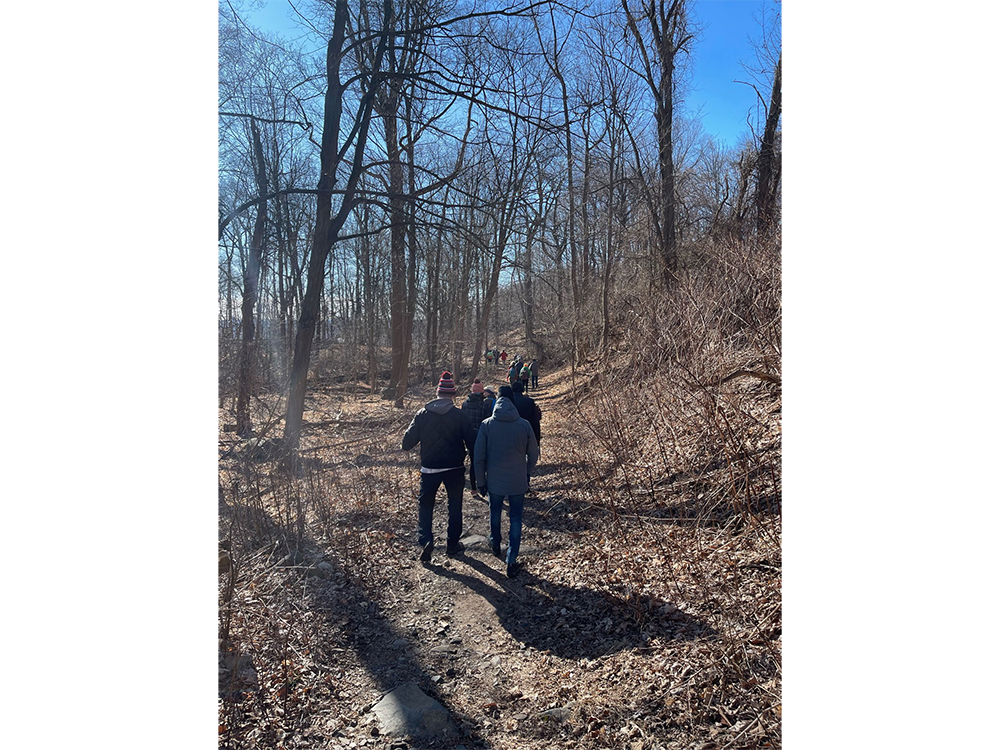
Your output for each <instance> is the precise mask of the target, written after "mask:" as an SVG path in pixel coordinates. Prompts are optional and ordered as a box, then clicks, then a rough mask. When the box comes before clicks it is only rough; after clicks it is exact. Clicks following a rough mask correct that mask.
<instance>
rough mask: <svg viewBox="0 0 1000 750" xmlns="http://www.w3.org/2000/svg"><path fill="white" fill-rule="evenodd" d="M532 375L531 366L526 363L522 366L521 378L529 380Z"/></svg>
mask: <svg viewBox="0 0 1000 750" xmlns="http://www.w3.org/2000/svg"><path fill="white" fill-rule="evenodd" d="M530 377H531V368H530V367H528V366H527V365H525V366H524V367H522V368H521V380H527V379H528V378H530Z"/></svg>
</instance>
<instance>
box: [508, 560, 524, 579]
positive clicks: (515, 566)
mask: <svg viewBox="0 0 1000 750" xmlns="http://www.w3.org/2000/svg"><path fill="white" fill-rule="evenodd" d="M520 572H521V563H511V564H510V565H508V566H507V577H508V578H513V577H514V576H516V575H517V574H518V573H520Z"/></svg>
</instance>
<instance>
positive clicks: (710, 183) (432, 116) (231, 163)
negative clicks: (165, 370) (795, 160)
mask: <svg viewBox="0 0 1000 750" xmlns="http://www.w3.org/2000/svg"><path fill="white" fill-rule="evenodd" d="M668 5H669V10H670V13H671V14H672V15H671V17H670V19H669V20H670V23H672V24H674V26H672V27H671V28H675V27H676V28H675V31H674V32H673V33H675V34H676V35H678V40H679V41H683V42H684V44H681V45H680V46H679V47H678V49H676V50H674V51H673V54H674V55H675V57H672V58H671V64H672V65H673V66H674V67H675V68H676V69H677V71H679V72H678V73H675V74H673V77H672V78H671V79H670V86H671V87H672V93H673V102H674V104H675V105H676V104H679V103H682V102H683V81H684V76H683V75H682V73H683V71H684V69H685V66H686V65H690V64H691V62H692V57H691V49H692V48H691V44H692V42H691V41H689V40H688V37H690V36H691V35H692V34H694V33H695V32H696V31H697V26H696V19H693V18H691V17H690V11H689V10H688V8H687V4H686V3H683V2H680V3H678V2H673V3H669V4H668ZM348 6H349V7H348ZM653 7H654V6H648V7H647V6H642V7H641V8H631V9H630V8H629V7H628V4H625V5H624V6H622V5H618V4H614V3H608V4H604V5H602V4H596V5H588V6H587V8H586V10H584V9H582V7H581V8H574V7H572V6H571V5H567V4H563V3H552V2H538V3H512V4H511V5H510V6H509V7H506V8H504V9H503V10H493V11H489V12H479V11H476V9H475V6H474V5H468V6H465V5H464V4H463V3H461V2H456V3H431V4H428V3H415V4H411V3H408V2H379V3H375V2H370V1H369V2H362V3H358V4H353V3H352V4H348V3H343V2H333V1H331V2H329V3H324V2H320V3H308V4H307V3H303V4H302V5H300V6H299V10H300V12H301V14H302V16H303V19H304V25H303V36H302V38H301V39H300V40H298V41H296V42H289V41H286V40H280V39H273V38H269V37H268V36H267V35H266V34H263V33H261V32H259V31H255V30H253V29H252V28H250V27H249V26H248V25H247V24H246V22H245V21H244V20H243V18H242V17H241V16H240V14H239V8H237V7H235V6H233V5H231V4H230V3H228V2H227V3H223V4H221V5H220V193H219V200H220V205H219V214H220V237H219V247H220V254H219V260H220V262H219V284H220V287H219V288H220V318H219V325H220V353H221V363H220V365H221V372H220V398H222V399H223V401H224V402H225V399H226V398H227V397H231V398H232V402H231V403H232V408H233V409H234V411H235V412H236V417H237V424H238V429H239V432H240V433H241V434H242V435H250V434H251V433H252V432H253V431H254V426H253V425H252V424H251V420H250V400H251V398H252V394H254V393H258V392H259V391H260V389H269V390H272V391H278V392H283V393H287V392H288V390H289V388H292V390H293V391H294V390H295V388H296V387H300V388H304V387H305V386H304V382H305V380H304V378H305V377H306V374H305V373H307V370H305V369H304V368H307V367H308V365H309V364H312V365H314V366H315V363H316V362H317V361H319V360H321V359H323V358H326V359H327V360H328V361H330V362H335V363H338V367H337V370H338V377H339V376H342V377H344V378H346V379H347V380H349V381H351V382H357V383H359V384H364V387H366V388H367V389H368V390H369V391H371V392H379V391H382V390H383V389H384V390H385V393H386V395H387V397H390V398H394V399H396V401H397V405H399V406H401V405H402V404H401V399H402V396H403V393H405V391H406V384H407V381H408V379H409V378H410V377H429V376H433V374H435V372H436V371H439V370H440V369H443V368H449V369H452V370H454V371H455V372H457V373H460V374H461V375H462V377H464V378H468V379H471V377H472V376H473V375H474V374H476V373H477V372H478V368H479V367H480V365H481V362H482V352H483V350H484V349H485V348H486V347H487V346H492V345H497V344H499V345H503V344H504V341H503V337H504V336H505V335H507V334H508V332H511V331H517V332H518V334H520V335H523V339H524V341H525V342H526V347H527V348H528V349H529V350H530V354H531V355H533V356H540V357H543V358H545V359H547V360H549V362H550V363H551V364H556V363H559V362H572V363H573V364H582V363H583V362H584V360H585V359H586V358H587V357H589V356H593V355H596V354H598V353H600V354H607V353H609V352H610V351H612V350H613V349H614V348H615V347H618V346H620V340H621V337H622V336H623V335H624V334H625V333H627V332H628V331H629V330H630V328H629V326H628V325H626V326H623V320H624V319H623V318H622V317H621V316H620V315H617V314H616V311H615V308H616V307H619V308H620V307H621V300H622V299H628V300H630V301H634V302H635V303H636V304H637V305H638V307H635V309H646V308H647V307H648V306H649V304H650V302H649V300H652V299H659V298H662V295H663V294H672V293H673V292H672V291H671V287H672V286H674V285H675V283H676V282H675V279H676V278H677V277H678V274H679V273H687V272H690V271H691V270H692V269H696V268H701V267H702V266H703V265H704V263H705V262H706V259H707V258H708V257H709V256H708V255H707V254H706V253H707V251H706V250H705V248H706V247H709V246H711V245H713V243H714V244H718V243H731V244H732V243H737V244H738V243H741V242H742V243H744V244H743V246H744V247H747V248H751V247H755V245H754V244H753V243H754V242H756V241H757V238H760V237H766V236H774V230H775V228H776V226H777V225H778V216H779V214H780V131H778V130H777V114H778V113H780V93H778V92H780V87H778V86H776V87H775V88H774V93H775V94H776V95H778V96H779V99H778V100H774V98H773V96H769V94H770V93H771V91H770V89H771V87H772V83H777V82H779V81H780V79H779V77H778V76H777V75H776V73H777V74H778V75H780V68H777V67H776V66H777V64H778V57H779V55H780V49H779V48H778V47H776V46H775V43H776V40H777V36H776V34H777V26H776V24H777V16H776V15H774V11H769V10H768V9H767V8H765V18H764V19H763V28H762V33H761V44H760V46H759V48H758V50H757V53H758V57H759V58H760V59H759V60H758V61H756V62H755V63H754V65H755V68H754V70H753V71H751V72H754V73H756V74H757V84H758V85H759V89H758V90H759V91H760V92H762V94H761V97H760V103H761V106H760V107H759V109H758V111H756V112H751V113H748V123H749V124H750V125H751V135H750V136H749V137H748V139H747V141H746V142H745V143H744V144H742V145H741V146H739V147H738V148H734V149H724V148H721V147H720V146H719V145H718V144H717V143H715V142H714V141H713V140H712V139H711V138H710V137H707V136H706V135H705V134H704V133H703V132H702V131H701V129H700V126H699V125H698V123H697V121H696V120H690V119H687V118H686V117H685V116H684V114H683V108H682V107H680V106H672V109H671V112H672V114H671V123H672V127H671V128H670V133H669V135H670V138H671V147H670V151H671V170H672V171H671V181H670V183H669V188H668V187H666V186H667V184H668V183H666V182H665V181H664V180H663V179H662V171H663V166H662V164H661V163H660V161H661V160H660V158H659V156H658V155H660V154H662V148H661V147H662V145H663V142H662V138H663V134H662V132H661V131H662V126H658V125H657V122H659V121H660V119H662V118H661V117H660V113H661V110H662V109H663V107H662V103H661V102H660V99H662V92H660V93H657V89H656V85H657V84H658V83H662V81H661V79H660V78H659V77H658V73H657V70H658V69H662V68H663V60H664V55H665V54H666V53H664V52H663V50H661V49H660V46H658V45H659V42H658V41H657V40H658V39H660V37H661V36H662V34H660V35H654V34H653V30H654V29H658V28H659V27H657V26H656V25H655V23H654V21H655V20H656V19H655V14H654V15H653V16H649V15H648V14H649V13H652V12H653V11H652V10H651V9H652V8H653ZM338 13H340V14H341V15H340V16H338V15H337V14H338ZM644 13H646V14H647V15H645V16H644V15H643V14H644ZM768 13H770V15H768ZM647 16H648V18H647ZM338 18H339V19H340V20H339V22H338V20H337V19H338ZM650 19H652V20H650ZM338 24H339V25H338ZM625 28H630V29H633V30H634V32H633V33H629V34H623V33H622V31H623V29H625ZM310 29H311V30H310ZM331 29H333V31H331ZM331 34H332V36H331ZM338 34H339V36H338ZM324 49H325V50H326V54H325V55H324V54H323V51H324ZM694 50H695V51H696V47H695V48H694ZM694 64H696V60H694ZM661 87H662V86H661ZM334 90H336V94H337V96H336V97H334V96H332V94H331V92H332V91H334ZM331 108H333V109H334V110H335V111H336V112H337V119H336V120H331ZM769 115H771V116H770V117H769ZM658 118H659V119H658ZM772 120H773V127H772ZM334 126H336V127H334ZM324 139H325V140H324ZM324 143H325V144H327V145H326V146H325V148H326V149H327V151H322V147H323V144H324ZM334 152H335V153H334ZM321 153H328V154H329V155H328V156H325V157H323V158H322V159H321V158H320V157H321ZM323 159H325V160H326V161H325V162H324V161H323ZM324 165H325V166H324ZM323 170H328V173H324V172H323ZM324 174H326V176H324ZM317 186H319V187H317ZM668 199H669V202H670V203H671V212H670V214H671V216H672V222H671V232H670V233H669V234H670V237H671V239H670V242H671V243H672V244H671V245H670V247H669V248H668V247H667V246H666V243H667V241H668V240H667V234H668V233H667V232H666V231H665V229H664V226H663V221H664V220H663V216H664V215H665V214H664V208H663V206H664V203H665V201H668ZM324 200H328V201H329V205H328V206H327V208H326V209H323V208H322V206H321V210H320V211H319V213H317V201H320V203H321V204H322V203H323V201H324ZM324 211H325V213H324ZM317 216H319V217H320V221H321V222H322V223H323V228H322V229H321V230H319V231H317V229H316V227H317V224H316V222H317ZM338 220H342V222H343V223H342V225H341V226H340V227H339V229H337V231H332V230H331V229H330V227H329V226H327V225H328V224H329V223H330V222H332V223H334V224H336V223H337V221H338ZM319 235H322V237H320V236H319ZM324 237H325V238H326V243H327V244H324V239H323V238H324ZM692 292H697V290H692ZM311 300H312V301H311ZM303 331H307V333H308V335H305V334H304V333H303ZM297 338H299V339H300V341H298V342H297V341H296V339H297ZM303 338H307V339H308V341H306V342H305V346H303V341H302V339H303ZM313 342H315V348H314V349H313V348H312V346H313ZM303 349H304V350H305V351H304V354H303V353H302V351H299V354H296V351H297V350H303ZM293 355H295V356H294V357H293ZM303 357H304V360H303ZM411 372H412V374H411ZM299 380H301V381H302V382H301V384H297V381H299ZM288 413H289V414H291V406H289V411H288ZM258 427H259V426H258ZM287 430H288V426H287V425H286V435H285V437H286V438H291V439H292V444H293V446H294V444H295V440H296V436H295V435H289V434H288V432H287Z"/></svg>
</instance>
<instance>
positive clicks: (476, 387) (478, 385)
mask: <svg viewBox="0 0 1000 750" xmlns="http://www.w3.org/2000/svg"><path fill="white" fill-rule="evenodd" d="M472 392H473V393H482V392H483V384H482V382H481V381H480V380H479V378H476V379H475V380H473V381H472Z"/></svg>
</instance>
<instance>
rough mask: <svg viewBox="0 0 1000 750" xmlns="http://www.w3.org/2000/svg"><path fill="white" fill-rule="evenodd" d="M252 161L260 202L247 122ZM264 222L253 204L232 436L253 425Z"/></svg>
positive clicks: (260, 172) (262, 177) (256, 147)
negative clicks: (256, 319) (256, 313)
mask: <svg viewBox="0 0 1000 750" xmlns="http://www.w3.org/2000/svg"><path fill="white" fill-rule="evenodd" d="M250 132H251V136H252V141H253V154H254V161H255V162H256V167H257V169H256V173H257V174H256V176H257V192H258V194H259V195H260V197H261V198H262V199H263V198H264V196H265V195H267V172H266V168H265V165H264V148H263V146H261V142H260V130H259V129H258V127H257V121H256V120H255V119H253V118H251V119H250ZM266 221H267V202H266V201H264V200H261V202H260V203H258V204H257V218H256V220H255V221H254V228H253V238H252V239H251V240H250V253H249V258H248V259H247V264H246V270H245V272H244V274H243V310H242V315H243V344H242V346H241V347H240V369H239V376H238V378H237V386H236V434H237V435H239V436H240V437H250V435H252V434H253V425H252V424H251V420H250V396H251V391H252V390H253V370H254V367H253V365H254V348H255V347H254V306H255V305H256V304H257V288H258V284H259V282H260V260H261V256H262V254H263V244H264V227H265V225H266Z"/></svg>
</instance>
